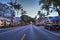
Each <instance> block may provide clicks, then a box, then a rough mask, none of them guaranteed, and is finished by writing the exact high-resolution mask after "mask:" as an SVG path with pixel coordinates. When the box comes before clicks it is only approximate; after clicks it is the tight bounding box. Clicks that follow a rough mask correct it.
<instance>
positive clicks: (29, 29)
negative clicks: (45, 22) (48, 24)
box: [0, 25, 60, 40]
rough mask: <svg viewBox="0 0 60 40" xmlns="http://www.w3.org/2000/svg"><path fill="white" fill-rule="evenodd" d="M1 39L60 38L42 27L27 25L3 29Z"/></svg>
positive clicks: (57, 39) (48, 39)
mask: <svg viewBox="0 0 60 40" xmlns="http://www.w3.org/2000/svg"><path fill="white" fill-rule="evenodd" d="M4 30H5V31H4ZM0 40H60V38H59V37H57V36H55V35H53V34H51V33H49V32H47V31H45V29H44V28H42V27H37V26H34V25H26V26H23V27H16V28H10V29H9V28H6V29H1V30H0Z"/></svg>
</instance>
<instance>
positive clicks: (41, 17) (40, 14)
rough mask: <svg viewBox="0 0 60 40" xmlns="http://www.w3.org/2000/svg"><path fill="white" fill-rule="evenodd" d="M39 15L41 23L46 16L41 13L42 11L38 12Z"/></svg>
mask: <svg viewBox="0 0 60 40" xmlns="http://www.w3.org/2000/svg"><path fill="white" fill-rule="evenodd" d="M37 15H39V21H41V20H42V19H43V18H44V17H45V14H43V13H41V11H38V14H37Z"/></svg>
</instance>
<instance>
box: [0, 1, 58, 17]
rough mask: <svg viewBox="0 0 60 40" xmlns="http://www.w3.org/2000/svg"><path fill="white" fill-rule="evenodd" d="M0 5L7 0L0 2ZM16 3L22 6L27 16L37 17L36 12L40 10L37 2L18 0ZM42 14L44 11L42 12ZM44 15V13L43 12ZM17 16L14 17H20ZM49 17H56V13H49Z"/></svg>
mask: <svg viewBox="0 0 60 40" xmlns="http://www.w3.org/2000/svg"><path fill="white" fill-rule="evenodd" d="M0 2H2V3H7V2H9V0H0ZM18 3H20V4H21V5H22V6H23V9H24V10H25V11H27V15H29V16H31V17H35V16H36V15H37V12H38V11H39V10H40V6H39V0H18ZM43 12H44V11H43ZM44 13H45V12H44ZM20 15H21V14H20V12H19V14H18V15H17V14H16V16H18V17H19V16H20ZM49 16H58V14H57V12H53V13H50V15H49Z"/></svg>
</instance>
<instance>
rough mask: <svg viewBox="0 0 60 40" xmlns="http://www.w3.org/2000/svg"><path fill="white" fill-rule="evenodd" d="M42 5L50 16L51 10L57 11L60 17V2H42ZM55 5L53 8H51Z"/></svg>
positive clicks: (40, 2) (56, 0)
mask: <svg viewBox="0 0 60 40" xmlns="http://www.w3.org/2000/svg"><path fill="white" fill-rule="evenodd" d="M41 4H43V5H42V9H45V10H46V11H47V14H49V8H52V9H55V10H56V11H57V12H58V14H59V16H60V10H59V8H58V6H59V7H60V0H40V1H39V5H41ZM52 4H53V7H50V6H51V5H52Z"/></svg>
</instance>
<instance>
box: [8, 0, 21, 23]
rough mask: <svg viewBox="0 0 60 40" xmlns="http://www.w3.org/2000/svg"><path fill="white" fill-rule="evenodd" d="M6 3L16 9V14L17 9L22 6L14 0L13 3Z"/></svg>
mask: <svg viewBox="0 0 60 40" xmlns="http://www.w3.org/2000/svg"><path fill="white" fill-rule="evenodd" d="M8 4H9V5H10V8H12V9H14V10H16V12H17V15H18V11H19V10H20V9H21V8H22V6H21V4H17V2H16V0H15V2H14V3H13V2H12V1H11V2H10V3H8ZM11 21H12V23H13V14H12V18H11Z"/></svg>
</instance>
